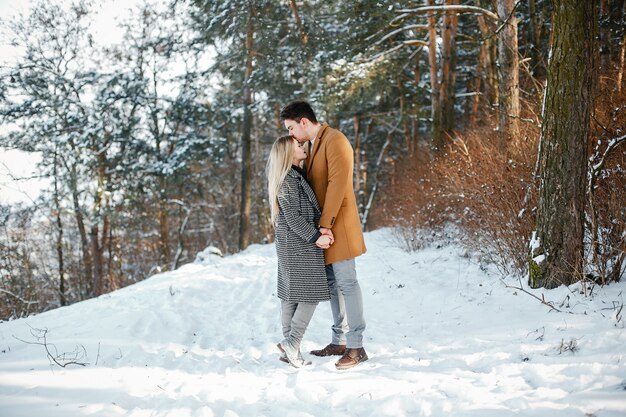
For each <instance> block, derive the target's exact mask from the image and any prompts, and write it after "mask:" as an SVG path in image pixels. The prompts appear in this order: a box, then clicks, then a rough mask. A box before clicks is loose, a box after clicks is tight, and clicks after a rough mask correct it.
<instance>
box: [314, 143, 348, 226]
mask: <svg viewBox="0 0 626 417" xmlns="http://www.w3.org/2000/svg"><path fill="white" fill-rule="evenodd" d="M326 160H327V163H328V185H327V188H326V198H325V200H324V209H323V210H322V217H321V218H320V226H322V227H326V228H329V229H330V228H332V227H333V225H334V224H335V220H336V219H337V213H339V209H341V204H342V203H343V199H344V197H345V196H346V194H347V193H348V192H350V191H351V184H352V170H353V167H352V165H353V164H354V156H353V155H352V147H351V146H350V142H348V139H347V138H346V137H345V136H343V134H339V135H338V136H336V137H334V138H332V140H329V141H328V143H327V144H326Z"/></svg>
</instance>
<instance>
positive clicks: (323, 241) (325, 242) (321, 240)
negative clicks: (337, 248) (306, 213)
mask: <svg viewBox="0 0 626 417" xmlns="http://www.w3.org/2000/svg"><path fill="white" fill-rule="evenodd" d="M333 241H334V239H333V238H332V236H330V235H322V236H320V237H318V238H317V240H316V241H315V245H316V246H317V247H318V248H321V249H328V248H330V245H332V244H333Z"/></svg>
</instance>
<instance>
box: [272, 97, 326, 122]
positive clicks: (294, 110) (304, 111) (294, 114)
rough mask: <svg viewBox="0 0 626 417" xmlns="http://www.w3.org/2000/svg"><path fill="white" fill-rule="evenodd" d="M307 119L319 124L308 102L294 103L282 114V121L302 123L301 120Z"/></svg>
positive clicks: (287, 106)
mask: <svg viewBox="0 0 626 417" xmlns="http://www.w3.org/2000/svg"><path fill="white" fill-rule="evenodd" d="M303 117H306V118H307V119H309V120H310V121H311V122H313V123H317V117H315V113H314V112H313V109H312V108H311V105H310V104H309V103H307V102H306V101H292V102H291V103H289V104H287V105H286V106H285V107H283V109H282V110H281V112H280V120H281V121H283V122H284V121H285V120H295V121H296V122H298V123H300V119H302V118H303Z"/></svg>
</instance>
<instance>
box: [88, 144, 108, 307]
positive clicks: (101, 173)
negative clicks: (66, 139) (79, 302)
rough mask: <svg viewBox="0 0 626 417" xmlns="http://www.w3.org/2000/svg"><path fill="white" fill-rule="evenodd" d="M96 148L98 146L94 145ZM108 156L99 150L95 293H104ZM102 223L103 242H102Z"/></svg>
mask: <svg viewBox="0 0 626 417" xmlns="http://www.w3.org/2000/svg"><path fill="white" fill-rule="evenodd" d="M94 148H96V147H95V146H94ZM105 178H106V157H105V154H104V151H102V150H99V152H98V182H97V184H98V189H97V190H96V195H95V198H94V208H93V216H92V222H93V224H92V226H91V232H90V237H91V259H92V260H93V295H94V296H99V295H102V294H104V284H105V283H104V248H105V247H106V246H105V245H104V243H105V242H106V236H107V233H108V216H107V215H106V213H104V211H105V207H104V206H105V198H106V197H105V187H106V180H105ZM100 224H102V242H100V238H99V235H100Z"/></svg>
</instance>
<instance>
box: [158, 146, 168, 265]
mask: <svg viewBox="0 0 626 417" xmlns="http://www.w3.org/2000/svg"><path fill="white" fill-rule="evenodd" d="M157 141H158V139H157ZM157 152H159V150H158V149H157ZM158 184H159V191H158V192H157V195H158V196H159V201H158V203H157V210H158V212H157V216H158V219H159V252H160V254H159V255H160V256H159V258H160V259H159V266H161V267H162V268H163V269H164V270H167V268H168V266H169V264H170V224H169V217H168V210H167V204H168V203H167V202H168V192H167V178H165V176H164V175H163V174H159V176H158Z"/></svg>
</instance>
